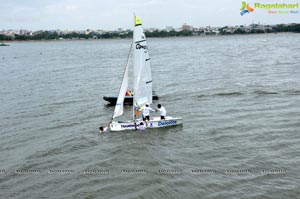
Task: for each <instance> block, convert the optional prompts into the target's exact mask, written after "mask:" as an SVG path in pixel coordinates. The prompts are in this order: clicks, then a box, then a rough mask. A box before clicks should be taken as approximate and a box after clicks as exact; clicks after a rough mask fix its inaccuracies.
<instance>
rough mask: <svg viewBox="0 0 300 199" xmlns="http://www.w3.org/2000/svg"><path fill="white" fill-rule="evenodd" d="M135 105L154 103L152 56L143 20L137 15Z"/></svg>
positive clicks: (135, 29)
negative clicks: (150, 56) (150, 55)
mask: <svg viewBox="0 0 300 199" xmlns="http://www.w3.org/2000/svg"><path fill="white" fill-rule="evenodd" d="M133 45H134V46H133V60H134V61H133V71H134V102H133V103H134V105H137V106H143V105H144V104H146V103H147V102H148V103H150V104H151V103H152V74H151V67H150V58H149V53H148V46H147V41H146V37H145V34H144V32H143V28H142V22H141V20H140V19H139V18H138V17H137V16H135V27H134V31H133Z"/></svg>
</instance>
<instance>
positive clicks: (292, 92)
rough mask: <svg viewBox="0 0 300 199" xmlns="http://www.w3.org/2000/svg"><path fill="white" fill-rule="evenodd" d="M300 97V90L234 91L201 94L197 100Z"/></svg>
mask: <svg viewBox="0 0 300 199" xmlns="http://www.w3.org/2000/svg"><path fill="white" fill-rule="evenodd" d="M246 94H247V95H253V94H254V95H260V96H261V95H300V90H282V91H274V90H254V91H252V92H240V91H232V92H219V93H211V94H209V93H208V94H200V95H197V98H206V97H235V96H241V95H246Z"/></svg>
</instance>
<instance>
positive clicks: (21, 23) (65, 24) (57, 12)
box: [0, 0, 300, 31]
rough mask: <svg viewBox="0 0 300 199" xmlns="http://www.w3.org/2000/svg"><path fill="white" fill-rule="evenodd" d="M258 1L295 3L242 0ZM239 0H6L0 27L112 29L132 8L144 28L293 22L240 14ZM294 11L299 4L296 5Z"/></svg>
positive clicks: (287, 17)
mask: <svg viewBox="0 0 300 199" xmlns="http://www.w3.org/2000/svg"><path fill="white" fill-rule="evenodd" d="M255 2H259V3H298V1H296V0H295V1H293V0H290V1H289V2H282V1H279V0H277V1H276V0H260V1H253V0H251V1H247V3H249V4H250V5H253V4H254V3H255ZM241 7H242V0H240V1H236V0H225V1H222V2H218V3H216V2H215V1H209V0H203V1H201V2H198V1H195V0H186V1H184V2H183V1H179V0H172V1H171V0H165V1H159V0H149V1H146V0H139V1H138V0H129V1H127V2H123V1H118V0H111V1H105V2H104V1H102V0H100V1H96V0H86V1H84V0H74V1H71V0H62V1H59V2H56V1H55V2H54V1H51V0H43V1H38V0H28V1H21V0H12V1H5V2H2V3H1V5H0V8H1V13H0V30H1V29H5V30H8V29H28V30H33V31H34V30H55V29H61V30H86V29H101V30H117V29H118V28H122V29H132V26H133V25H132V24H133V14H134V13H136V15H138V16H139V17H140V18H141V20H142V22H143V26H144V28H159V29H163V28H165V27H166V26H173V27H174V28H179V27H181V26H182V25H183V24H184V23H187V24H189V25H192V26H193V27H206V26H213V27H222V26H235V25H249V24H252V23H253V22H254V23H261V24H267V25H274V24H281V23H299V21H300V20H299V16H300V15H299V13H296V14H290V13H289V14H269V13H268V11H267V10H265V9H255V10H254V12H252V13H246V14H245V15H243V16H241V15H240V11H241V10H240V9H241ZM296 10H297V11H298V10H299V9H296Z"/></svg>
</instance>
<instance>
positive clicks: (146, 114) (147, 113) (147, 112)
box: [143, 102, 155, 124]
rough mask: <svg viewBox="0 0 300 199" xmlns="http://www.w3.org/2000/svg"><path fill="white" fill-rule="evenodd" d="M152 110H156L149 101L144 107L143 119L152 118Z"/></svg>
mask: <svg viewBox="0 0 300 199" xmlns="http://www.w3.org/2000/svg"><path fill="white" fill-rule="evenodd" d="M150 111H153V112H154V111H155V110H154V109H153V108H151V107H150V104H149V103H148V102H147V103H146V105H145V106H144V107H143V121H146V120H148V121H149V120H150ZM146 124H147V123H146Z"/></svg>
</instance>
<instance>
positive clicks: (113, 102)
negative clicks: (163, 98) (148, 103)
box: [103, 95, 158, 105]
mask: <svg viewBox="0 0 300 199" xmlns="http://www.w3.org/2000/svg"><path fill="white" fill-rule="evenodd" d="M103 99H104V100H105V101H108V102H109V103H110V105H116V102H117V97H107V96H103ZM152 99H153V100H158V96H157V95H153V96H152ZM132 103H133V96H126V97H125V99H124V104H132Z"/></svg>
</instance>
